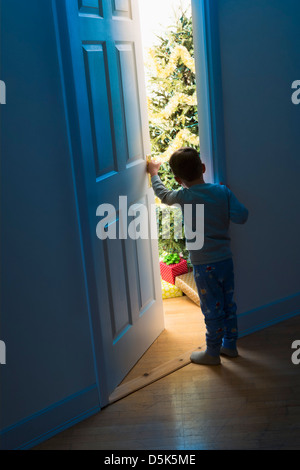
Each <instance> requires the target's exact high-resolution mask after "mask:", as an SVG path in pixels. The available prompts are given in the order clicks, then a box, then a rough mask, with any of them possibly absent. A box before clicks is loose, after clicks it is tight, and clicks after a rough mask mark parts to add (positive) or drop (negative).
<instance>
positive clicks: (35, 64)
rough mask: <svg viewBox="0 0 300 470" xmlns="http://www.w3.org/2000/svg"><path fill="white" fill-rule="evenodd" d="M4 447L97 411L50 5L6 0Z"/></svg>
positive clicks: (3, 64) (3, 30)
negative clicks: (5, 353)
mask: <svg viewBox="0 0 300 470" xmlns="http://www.w3.org/2000/svg"><path fill="white" fill-rule="evenodd" d="M0 78H1V80H4V81H5V83H6V87H7V104H6V105H5V106H1V231H2V234H1V332H0V339H1V340H3V341H5V343H6V352H7V358H6V362H7V364H6V365H1V429H2V437H1V447H2V448H6V449H7V448H8V449H11V448H18V447H26V446H28V447H30V445H32V443H33V442H37V441H36V440H35V441H33V442H30V441H31V439H37V438H38V437H39V436H41V435H43V434H45V433H49V434H47V437H49V436H50V435H51V433H52V432H57V431H58V430H61V429H63V428H64V427H67V426H69V425H70V424H72V423H74V422H76V421H77V420H80V419H83V418H84V417H86V416H88V415H89V414H91V413H94V412H95V411H97V410H99V394H98V387H97V380H96V372H95V366H94V351H93V342H92V336H91V331H90V317H89V307H88V302H87V295H86V290H85V273H84V265H83V259H82V254H81V252H82V247H81V237H80V233H79V228H78V227H79V224H78V213H77V203H76V194H75V191H74V184H73V169H72V160H71V156H70V151H69V143H68V135H67V130H66V123H65V110H64V101H63V96H62V88H61V83H60V68H59V61H58V56H57V46H56V35H55V25H54V21H53V12H52V2H51V0H43V2H41V1H40V0H32V1H31V2H29V3H28V2H24V1H23V0H15V1H14V2H11V1H9V0H6V1H4V2H1V77H0Z"/></svg>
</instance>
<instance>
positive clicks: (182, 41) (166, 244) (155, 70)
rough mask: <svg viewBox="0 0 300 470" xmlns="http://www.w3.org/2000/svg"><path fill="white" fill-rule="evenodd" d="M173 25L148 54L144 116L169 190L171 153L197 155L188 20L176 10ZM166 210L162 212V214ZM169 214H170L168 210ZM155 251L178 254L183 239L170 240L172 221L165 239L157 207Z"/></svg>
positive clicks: (172, 184)
mask: <svg viewBox="0 0 300 470" xmlns="http://www.w3.org/2000/svg"><path fill="white" fill-rule="evenodd" d="M174 22H175V23H174V25H171V26H170V27H169V28H167V30H166V31H165V32H164V33H163V34H162V35H161V36H159V37H158V40H159V41H158V44H157V45H155V46H154V47H153V48H151V49H150V51H149V60H148V62H147V64H146V66H147V76H148V112H149V125H150V138H151V147H152V152H151V153H152V157H154V158H155V157H156V158H159V160H161V161H162V162H163V164H162V166H161V168H160V172H159V176H160V178H161V180H162V181H163V183H164V184H165V186H166V187H167V188H169V189H179V187H180V186H179V185H178V183H177V182H176V181H175V179H174V176H173V175H172V173H171V171H170V167H169V163H168V160H169V158H170V156H171V155H172V153H173V152H175V150H177V149H179V148H180V147H184V146H189V147H193V148H196V149H197V151H198V152H199V150H200V149H199V133H198V115H197V98H196V78H195V62H194V44H193V29H192V17H191V14H190V13H188V10H183V9H181V10H179V13H177V15H176V17H175V18H174ZM166 210H167V208H164V212H165V211H166ZM171 212H172V210H171ZM172 217H173V214H171V219H172ZM158 218H159V251H160V255H162V254H163V253H166V252H167V253H175V252H177V253H182V254H183V255H184V257H185V258H187V257H188V253H187V251H186V249H185V239H184V238H183V239H176V238H174V230H173V233H172V227H173V229H174V220H173V221H172V220H171V232H170V236H169V238H168V239H166V238H165V237H166V230H168V227H165V226H164V220H163V219H164V218H163V217H162V213H161V210H160V208H159V207H158Z"/></svg>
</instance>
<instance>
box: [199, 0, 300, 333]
mask: <svg viewBox="0 0 300 470" xmlns="http://www.w3.org/2000/svg"><path fill="white" fill-rule="evenodd" d="M193 7H194V13H195V24H197V25H199V21H200V19H201V15H202V16H203V15H206V20H207V24H206V29H205V31H204V32H203V31H202V33H201V31H200V32H199V31H195V41H196V44H195V50H196V51H197V52H198V56H199V58H200V59H199V58H198V65H197V66H198V74H199V75H201V73H202V74H204V78H200V79H199V84H200V86H201V93H200V92H199V96H201V95H202V96H203V89H205V79H206V78H205V71H206V73H207V81H208V82H209V85H210V88H209V86H207V87H206V89H205V91H206V92H207V93H208V94H210V96H212V97H213V98H215V97H216V96H217V98H218V99H217V100H215V101H214V100H213V99H211V101H210V104H211V106H212V126H213V124H214V112H216V114H217V115H218V117H219V121H220V114H221V113H222V116H221V117H222V122H223V124H222V127H221V126H220V125H219V124H220V122H219V121H217V124H218V129H217V130H218V133H217V135H216V136H214V134H213V129H212V130H211V136H210V137H211V139H212V142H213V144H212V146H213V147H214V145H215V142H217V143H219V144H220V145H219V147H220V146H223V147H222V149H223V153H222V152H221V151H220V148H218V155H217V158H218V159H220V158H223V163H225V168H224V171H223V173H224V175H226V180H227V184H229V186H230V187H231V189H232V190H233V192H234V193H236V195H237V196H238V197H239V199H240V200H241V201H242V202H243V203H244V204H245V205H246V206H247V207H248V209H249V211H250V216H249V221H248V223H247V224H246V225H245V226H232V229H231V236H232V247H233V251H234V262H235V271H236V298H237V302H238V307H239V322H240V330H241V334H246V333H249V332H251V331H254V330H256V329H258V328H261V327H264V326H267V325H269V324H272V323H274V322H277V321H280V320H283V319H285V318H288V317H289V316H292V315H294V314H299V313H300V289H299V272H298V267H299V265H300V249H299V235H298V234H299V229H300V222H299V217H298V211H297V206H298V204H299V200H300V186H299V183H298V175H299V174H300V172H299V170H300V159H299V155H300V138H299V125H300V106H295V105H293V104H292V101H291V95H292V90H291V85H292V82H293V81H294V80H297V79H299V77H300V66H299V50H300V30H299V22H300V3H299V2H295V1H294V0H285V1H284V2H283V1H282V0H217V1H214V2H210V1H206V0H201V1H198V0H194V1H193ZM203 7H204V8H203ZM202 28H203V26H202ZM200 29H201V28H200ZM201 34H202V35H203V36H204V39H205V38H207V37H208V38H210V39H211V40H208V41H207V43H205V41H201ZM216 39H217V41H218V46H216ZM204 47H205V51H206V52H207V51H208V64H205V62H204V60H203V50H204ZM201 56H202V58H201ZM218 62H219V63H220V62H221V68H220V69H218ZM205 67H206V68H207V69H208V72H207V70H205ZM220 97H221V99H222V103H220V102H219V100H220ZM199 102H200V109H201V107H202V101H201V100H199ZM216 109H217V111H216ZM199 115H200V118H203V120H204V121H205V122H204V121H203V122H204V124H205V125H204V126H203V123H202V126H203V129H204V130H203V131H202V134H204V135H202V141H203V143H204V146H203V148H202V150H203V149H204V155H203V157H204V158H205V157H206V155H205V154H206V153H207V154H208V156H209V157H210V158H211V159H214V158H216V155H215V154H216V152H214V151H213V149H212V150H211V154H210V148H209V145H208V133H207V129H206V128H207V127H209V126H207V122H206V121H207V119H206V118H205V114H204V113H203V112H201V111H200V113H199ZM209 124H210V123H209ZM200 125H201V122H200ZM214 139H215V140H214ZM217 170H218V168H217Z"/></svg>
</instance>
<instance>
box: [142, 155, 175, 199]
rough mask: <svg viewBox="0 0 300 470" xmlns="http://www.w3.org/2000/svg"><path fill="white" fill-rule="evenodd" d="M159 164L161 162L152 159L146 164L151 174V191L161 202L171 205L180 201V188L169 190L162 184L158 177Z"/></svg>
mask: <svg viewBox="0 0 300 470" xmlns="http://www.w3.org/2000/svg"><path fill="white" fill-rule="evenodd" d="M160 165H161V163H159V162H154V161H151V162H149V163H148V165H147V171H148V173H149V174H150V176H151V183H152V188H153V191H154V193H155V195H156V196H157V197H158V198H159V199H160V200H161V202H162V203H163V204H167V205H168V206H172V205H173V204H176V203H177V204H178V203H180V199H181V198H180V193H181V192H182V190H181V189H179V190H178V191H170V190H168V189H167V188H166V187H165V186H164V184H163V183H162V182H161V179H160V177H159V176H158V170H159V168H160Z"/></svg>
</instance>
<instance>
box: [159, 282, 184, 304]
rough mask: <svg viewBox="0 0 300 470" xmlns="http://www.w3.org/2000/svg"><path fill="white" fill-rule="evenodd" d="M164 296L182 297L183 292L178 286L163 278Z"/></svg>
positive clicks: (168, 297)
mask: <svg viewBox="0 0 300 470" xmlns="http://www.w3.org/2000/svg"><path fill="white" fill-rule="evenodd" d="M161 289H162V298H163V299H172V298H173V297H182V296H183V292H182V290H181V289H179V288H178V287H176V286H174V285H173V284H170V283H169V282H167V281H164V280H163V279H162V280H161Z"/></svg>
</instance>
